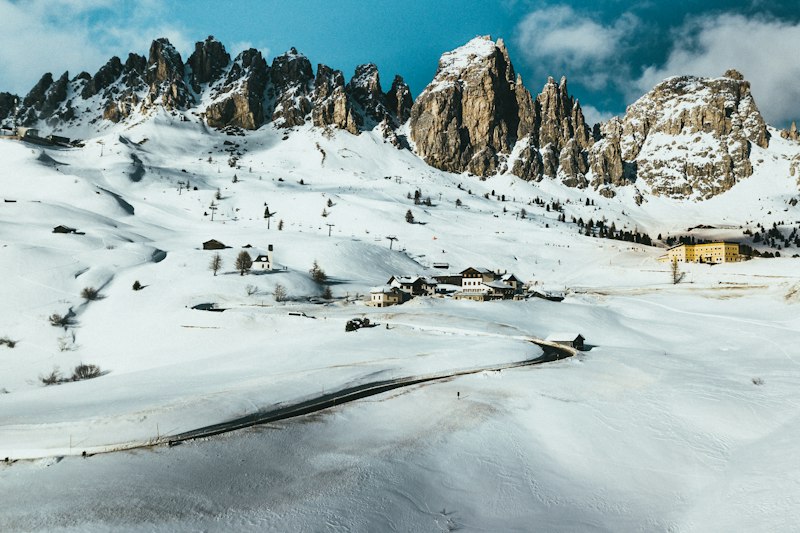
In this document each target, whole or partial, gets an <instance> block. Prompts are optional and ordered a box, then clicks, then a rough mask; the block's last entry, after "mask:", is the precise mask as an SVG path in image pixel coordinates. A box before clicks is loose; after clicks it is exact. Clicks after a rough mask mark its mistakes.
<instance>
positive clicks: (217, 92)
mask: <svg viewBox="0 0 800 533" xmlns="http://www.w3.org/2000/svg"><path fill="white" fill-rule="evenodd" d="M268 81H269V67H268V66H267V62H266V61H265V60H264V58H263V57H262V56H261V52H259V51H258V50H256V49H254V48H251V49H249V50H245V51H243V52H242V53H240V54H239V55H238V56H236V59H234V61H233V64H232V65H231V66H230V68H229V69H228V72H227V75H225V77H224V78H223V79H221V80H220V81H219V82H218V83H217V84H215V85H213V86H212V89H211V96H212V98H213V101H212V102H211V103H210V104H209V105H208V107H207V108H206V111H205V118H206V122H207V123H208V125H209V126H212V127H215V128H224V127H226V126H235V127H238V128H243V129H246V130H255V129H258V128H259V127H261V126H262V125H263V124H264V120H265V116H264V93H265V90H266V87H267V83H268Z"/></svg>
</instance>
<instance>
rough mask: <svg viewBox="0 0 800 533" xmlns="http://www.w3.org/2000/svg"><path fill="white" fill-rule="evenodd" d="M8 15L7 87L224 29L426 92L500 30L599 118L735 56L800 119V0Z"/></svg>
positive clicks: (325, 3)
mask: <svg viewBox="0 0 800 533" xmlns="http://www.w3.org/2000/svg"><path fill="white" fill-rule="evenodd" d="M0 20H3V21H4V22H5V24H4V25H5V26H6V27H7V28H15V30H16V31H17V32H19V33H24V34H26V35H29V36H30V40H26V41H24V42H22V41H20V42H14V43H11V44H9V43H8V42H7V43H4V46H3V47H2V48H0V90H10V91H14V92H18V93H25V92H27V90H28V89H29V88H30V87H31V86H32V85H33V84H34V83H35V82H36V80H37V79H38V77H39V76H40V75H41V74H42V73H44V72H46V71H52V72H53V73H54V74H56V75H57V74H59V73H60V72H62V71H63V70H67V69H68V70H69V71H70V74H71V75H75V74H77V73H78V72H80V71H81V70H87V71H89V72H90V73H94V72H95V71H96V70H97V68H98V67H99V66H101V65H102V64H103V63H104V62H105V61H106V60H107V59H108V58H109V57H110V56H112V55H120V56H123V57H124V55H125V54H127V52H129V51H136V52H139V53H146V51H147V49H148V46H149V42H150V41H151V40H152V39H153V38H156V37H160V36H166V37H168V38H170V40H172V42H173V44H175V45H176V46H177V47H178V49H179V50H180V51H181V52H182V53H184V56H186V55H187V54H188V53H189V52H190V51H191V49H192V47H193V43H194V42H195V41H197V40H202V39H203V38H205V37H206V36H207V35H212V34H213V35H214V36H215V37H217V38H218V39H219V40H221V41H222V42H223V43H224V44H225V45H226V47H227V48H228V49H229V51H231V52H232V53H236V52H238V51H240V50H242V49H244V48H246V47H250V46H253V47H256V48H259V49H261V50H262V51H263V52H264V53H265V54H266V55H267V56H268V57H270V58H271V57H274V56H275V55H276V54H280V53H281V52H283V51H285V50H287V49H288V48H289V47H291V46H295V47H297V48H298V50H300V51H301V52H303V53H305V54H306V55H307V56H308V57H309V58H310V60H311V62H312V64H314V65H316V64H317V63H326V64H328V65H330V66H332V67H334V68H339V69H341V70H343V71H344V72H345V74H346V75H347V76H349V75H350V74H351V73H352V72H353V70H354V68H355V66H356V65H357V64H359V63H365V62H374V63H376V64H377V65H378V66H379V68H380V71H381V74H382V79H383V80H384V85H388V83H390V82H391V79H392V77H393V76H394V74H395V73H399V74H401V75H403V77H404V78H405V79H406V81H407V82H408V83H409V85H411V88H412V91H413V93H414V94H415V95H416V94H419V92H420V91H421V90H422V89H423V88H424V86H425V85H426V84H427V83H428V82H429V81H430V79H431V78H432V77H433V75H434V73H435V70H436V63H437V60H438V58H439V56H440V55H441V54H442V53H443V52H445V51H447V50H451V49H453V48H455V47H457V46H459V45H461V44H463V43H465V42H466V41H468V40H469V39H471V38H472V37H474V36H476V35H486V34H490V35H492V36H493V37H495V38H497V37H502V38H503V39H504V40H505V41H506V44H507V46H508V47H509V51H510V54H511V59H512V61H513V63H514V66H515V68H516V70H517V72H518V73H520V74H521V75H522V76H523V79H524V81H525V84H526V86H528V88H529V89H531V91H532V92H534V93H536V92H538V91H539V90H540V88H541V86H542V85H543V84H544V82H545V81H546V79H547V76H548V75H553V76H555V77H556V78H558V77H560V76H562V75H566V76H567V78H568V79H569V82H570V90H571V92H572V93H573V94H575V96H577V97H578V98H579V99H580V100H581V102H582V104H583V106H584V107H585V110H586V113H587V116H588V117H589V118H590V119H592V120H598V119H600V118H607V117H608V116H610V115H612V114H619V113H622V112H624V109H625V106H626V105H627V104H629V103H631V102H632V101H634V100H635V99H636V98H637V97H638V96H640V95H641V94H643V93H644V92H646V91H647V90H649V89H650V88H651V87H652V86H653V85H654V84H655V83H657V82H658V81H660V80H661V79H663V78H664V77H666V76H669V75H674V74H696V75H707V76H717V75H720V74H722V73H723V72H724V71H725V70H726V69H727V68H729V67H734V68H738V69H739V70H741V71H742V72H743V73H744V75H745V77H746V78H747V79H748V80H750V81H751V83H752V84H753V92H754V94H755V95H756V98H757V103H758V104H759V107H760V108H761V110H762V112H763V113H764V115H765V116H766V118H767V119H768V121H770V122H771V123H773V124H775V125H779V126H784V125H786V124H787V123H788V122H789V121H791V120H792V119H796V118H800V60H798V59H797V57H798V53H797V50H800V9H798V0H791V1H789V0H773V1H770V2H766V1H763V0H738V1H735V0H706V1H701V0H684V1H673V2H668V1H661V0H645V1H639V2H637V1H627V2H626V1H622V0H606V1H594V2H590V1H562V2H544V1H533V0H495V1H491V0H459V1H456V0H427V1H424V0H411V1H407V2H405V3H401V2H396V1H388V0H373V1H371V2H367V1H358V0H337V1H331V0H306V1H301V0H296V1H294V2H285V1H272V0H238V1H228V2H225V1H221V0H185V1H177V0H172V1H168V0H136V1H134V0H116V1H115V0H0ZM15 41H16V40H15Z"/></svg>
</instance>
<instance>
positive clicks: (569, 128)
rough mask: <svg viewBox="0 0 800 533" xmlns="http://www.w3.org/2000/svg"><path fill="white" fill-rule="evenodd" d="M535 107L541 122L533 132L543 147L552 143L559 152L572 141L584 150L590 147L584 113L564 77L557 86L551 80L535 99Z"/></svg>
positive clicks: (551, 78) (548, 80)
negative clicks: (570, 92) (572, 95)
mask: <svg viewBox="0 0 800 533" xmlns="http://www.w3.org/2000/svg"><path fill="white" fill-rule="evenodd" d="M536 106H537V111H538V113H537V115H538V121H537V123H536V125H535V127H534V131H535V132H537V133H538V142H539V144H538V145H539V146H540V147H543V146H546V145H547V144H552V145H553V146H554V147H555V149H556V150H561V149H562V148H563V147H564V145H565V144H566V143H567V142H568V141H569V140H570V139H573V138H574V139H575V140H576V142H577V145H578V146H579V147H580V148H581V149H586V148H588V147H589V146H590V145H591V139H592V138H591V135H590V133H589V128H588V127H587V126H586V122H585V120H584V118H583V111H582V110H581V106H580V104H579V103H577V102H576V101H575V100H574V99H573V98H572V97H571V96H570V94H569V89H568V88H567V78H566V77H562V78H561V80H560V81H559V82H558V84H556V81H555V79H554V78H553V77H549V78H548V79H547V83H546V84H545V85H544V87H543V88H542V92H541V93H539V96H537V97H536Z"/></svg>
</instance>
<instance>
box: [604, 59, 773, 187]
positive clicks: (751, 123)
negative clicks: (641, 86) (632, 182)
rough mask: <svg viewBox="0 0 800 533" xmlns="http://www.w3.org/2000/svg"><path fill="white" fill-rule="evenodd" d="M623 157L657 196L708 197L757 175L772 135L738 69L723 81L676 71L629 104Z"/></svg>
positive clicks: (623, 140)
mask: <svg viewBox="0 0 800 533" xmlns="http://www.w3.org/2000/svg"><path fill="white" fill-rule="evenodd" d="M622 130H623V131H622V137H621V139H620V148H621V153H622V158H623V159H624V160H626V161H635V162H636V166H637V178H638V179H641V180H643V181H644V182H645V183H647V185H648V186H649V188H650V190H651V192H652V193H653V194H656V195H667V196H672V197H679V198H680V197H690V196H691V197H694V198H697V199H703V198H710V197H712V196H714V195H716V194H719V193H721V192H724V191H726V190H728V189H730V188H731V187H732V186H733V185H734V184H735V183H736V182H738V181H739V180H742V179H744V178H747V177H748V176H750V175H751V174H752V172H753V168H752V165H751V163H750V153H751V149H752V146H753V145H756V146H759V147H762V148H766V147H767V146H768V143H769V132H768V131H767V127H766V124H765V123H764V120H763V118H762V117H761V113H760V112H759V111H758V108H757V107H756V104H755V101H754V100H753V97H752V95H751V94H750V84H749V83H748V82H747V81H745V80H744V79H743V78H742V75H741V74H740V73H738V72H736V71H728V72H726V73H725V76H723V77H721V78H698V77H694V76H678V77H673V78H669V79H667V80H665V81H663V82H661V83H660V84H658V85H657V86H656V87H655V88H654V89H653V90H651V91H650V92H649V93H647V94H646V95H644V96H643V97H641V98H640V99H639V100H637V101H636V102H634V103H633V104H631V105H630V106H628V110H627V112H626V114H625V117H624V118H623V120H622Z"/></svg>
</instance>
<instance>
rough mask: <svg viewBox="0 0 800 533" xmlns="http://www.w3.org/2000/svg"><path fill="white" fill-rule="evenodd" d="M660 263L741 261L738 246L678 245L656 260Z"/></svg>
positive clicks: (733, 244) (718, 243)
mask: <svg viewBox="0 0 800 533" xmlns="http://www.w3.org/2000/svg"><path fill="white" fill-rule="evenodd" d="M658 260H659V261H661V262H662V263H711V264H717V263H733V262H736V261H741V260H742V256H741V255H740V254H739V245H738V244H735V243H730V242H708V243H703V244H678V245H677V246H673V247H672V248H668V249H667V253H666V254H664V255H662V256H661V257H659V258H658Z"/></svg>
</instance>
